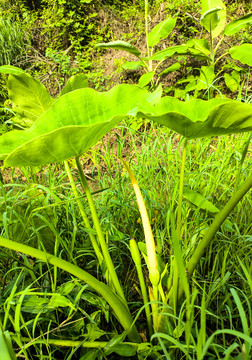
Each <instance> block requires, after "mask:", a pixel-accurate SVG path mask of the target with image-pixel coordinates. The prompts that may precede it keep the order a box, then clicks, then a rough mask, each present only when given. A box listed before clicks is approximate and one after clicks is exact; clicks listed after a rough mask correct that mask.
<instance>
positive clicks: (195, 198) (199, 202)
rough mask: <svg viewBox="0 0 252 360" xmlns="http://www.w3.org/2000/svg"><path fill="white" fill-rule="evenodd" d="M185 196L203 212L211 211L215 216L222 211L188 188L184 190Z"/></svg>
mask: <svg viewBox="0 0 252 360" xmlns="http://www.w3.org/2000/svg"><path fill="white" fill-rule="evenodd" d="M183 196H184V198H185V199H186V200H188V201H190V203H192V204H193V205H195V206H197V207H198V208H200V209H202V210H206V211H209V212H211V213H213V214H216V213H218V212H219V211H220V210H219V209H218V208H217V207H216V206H214V205H213V204H212V203H211V202H210V201H209V200H207V199H205V198H204V197H203V196H202V195H201V194H199V193H197V192H196V191H193V190H191V189H189V188H187V187H185V188H184V189H183Z"/></svg>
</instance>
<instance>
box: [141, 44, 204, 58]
mask: <svg viewBox="0 0 252 360" xmlns="http://www.w3.org/2000/svg"><path fill="white" fill-rule="evenodd" d="M178 55H191V56H196V57H197V56H199V57H201V58H203V59H206V60H209V58H208V56H206V55H204V54H203V53H202V52H201V51H199V50H198V49H195V48H193V47H189V46H188V45H175V46H170V47H168V48H167V49H164V50H161V51H157V52H156V53H155V54H154V55H152V56H151V57H149V58H145V60H158V61H163V60H165V59H168V58H171V57H173V56H178Z"/></svg>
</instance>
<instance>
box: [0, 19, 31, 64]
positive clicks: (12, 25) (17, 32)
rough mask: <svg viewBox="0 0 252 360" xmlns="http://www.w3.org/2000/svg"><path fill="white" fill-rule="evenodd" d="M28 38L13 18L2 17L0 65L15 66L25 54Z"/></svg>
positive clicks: (0, 24) (0, 27)
mask: <svg viewBox="0 0 252 360" xmlns="http://www.w3.org/2000/svg"><path fill="white" fill-rule="evenodd" d="M26 42H27V37H26V36H24V32H23V29H22V26H20V24H19V23H18V22H17V21H15V20H14V19H13V18H12V17H6V16H1V17H0V65H8V64H15V62H16V61H17V60H18V58H19V57H20V56H21V55H22V54H23V53H24V51H25V48H26Z"/></svg>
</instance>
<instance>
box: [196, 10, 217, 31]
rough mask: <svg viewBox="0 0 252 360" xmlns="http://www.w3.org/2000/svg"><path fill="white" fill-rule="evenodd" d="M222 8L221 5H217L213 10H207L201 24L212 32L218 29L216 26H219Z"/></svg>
mask: <svg viewBox="0 0 252 360" xmlns="http://www.w3.org/2000/svg"><path fill="white" fill-rule="evenodd" d="M220 10H222V8H221V7H217V8H214V9H211V10H208V11H206V12H205V13H204V14H203V15H202V17H201V19H200V24H201V25H202V26H204V28H205V29H206V30H207V31H209V32H212V31H214V30H215V29H216V27H217V26H218V24H219V22H220V17H219V14H218V12H219V11H220Z"/></svg>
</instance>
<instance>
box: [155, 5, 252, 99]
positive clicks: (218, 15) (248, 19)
mask: <svg viewBox="0 0 252 360" xmlns="http://www.w3.org/2000/svg"><path fill="white" fill-rule="evenodd" d="M201 5H202V6H201V19H200V24H201V25H202V26H203V27H204V29H205V30H206V31H207V32H208V33H209V37H210V39H209V41H208V40H207V39H206V38H202V39H191V40H189V41H187V43H186V45H187V46H189V47H190V48H191V47H192V48H194V49H195V50H197V51H198V52H199V54H201V55H202V56H205V58H204V59H205V60H207V62H208V65H207V66H202V67H201V68H200V69H199V70H200V76H198V77H194V76H193V75H190V76H189V77H188V78H186V79H182V80H181V81H179V82H178V84H182V83H188V85H187V86H186V87H185V89H184V91H183V92H181V91H180V92H179V94H180V96H181V95H182V93H183V95H182V97H184V96H185V94H186V93H188V92H190V91H194V92H195V93H194V96H195V97H197V95H198V92H199V91H201V90H207V89H210V88H211V89H212V90H213V89H216V85H215V82H216V81H217V80H218V77H219V75H220V73H221V72H222V71H224V70H225V69H226V67H225V66H223V67H222V68H221V69H220V71H218V72H217V73H216V70H215V69H216V64H217V63H218V62H219V61H220V60H221V59H222V58H223V57H231V58H232V59H234V60H239V61H240V62H241V63H242V64H245V65H249V66H251V65H252V60H251V59H252V45H251V44H242V45H239V46H233V47H230V48H229V49H225V50H224V51H222V52H221V53H220V45H221V44H222V43H224V42H226V43H228V38H227V37H228V36H232V35H234V34H236V33H237V32H238V31H239V30H241V29H243V28H244V27H246V26H247V25H249V24H251V23H252V14H247V15H245V16H242V17H241V18H238V19H235V20H233V21H231V22H229V23H228V24H227V25H226V7H225V5H224V3H223V2H222V0H211V1H208V0H202V1H201ZM216 40H217V43H216ZM164 54H165V51H164ZM199 54H196V57H199ZM157 56H158V54H157ZM192 56H193V55H192ZM206 57H208V59H207V58H206ZM229 67H230V68H234V67H235V64H234V62H233V61H232V63H231V64H230V65H229ZM228 75H229V74H225V82H226V84H227V86H228V87H229V88H230V87H232V89H234V88H237V87H238V86H239V82H240V79H239V74H237V72H235V73H232V76H228ZM237 83H238V86H237ZM243 84H244V83H243ZM212 95H213V91H211V97H212Z"/></svg>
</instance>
